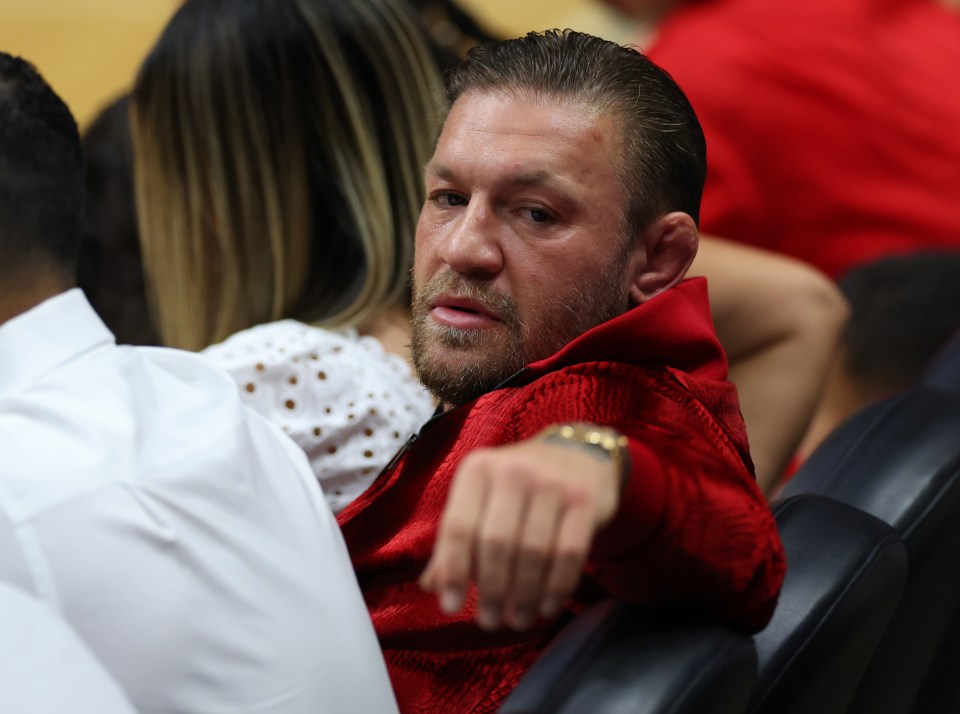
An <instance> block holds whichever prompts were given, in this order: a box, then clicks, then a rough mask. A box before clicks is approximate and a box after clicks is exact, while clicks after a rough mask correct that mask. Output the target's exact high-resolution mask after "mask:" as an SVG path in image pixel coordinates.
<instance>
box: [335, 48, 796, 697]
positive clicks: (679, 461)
mask: <svg viewBox="0 0 960 714" xmlns="http://www.w3.org/2000/svg"><path fill="white" fill-rule="evenodd" d="M447 94H448V99H449V100H450V102H451V106H450V110H449V113H448V115H447V117H446V121H445V122H444V125H443V128H442V131H441V133H440V137H439V139H438V141H437V144H436V148H435V151H434V154H433V157H432V158H431V159H430V161H429V162H428V164H427V167H426V172H425V173H426V200H425V202H424V205H423V209H422V211H421V214H420V221H419V223H418V227H417V240H416V255H415V260H414V269H413V293H414V303H413V338H412V351H413V357H414V363H415V366H416V369H417V372H418V375H419V377H420V379H421V380H422V381H423V383H424V384H425V385H426V386H427V387H428V388H429V389H430V390H431V391H432V392H433V393H434V394H435V395H436V397H437V398H438V399H439V401H440V402H441V408H440V410H439V411H438V414H437V415H436V416H435V417H434V418H433V419H432V420H431V421H430V422H428V423H427V424H426V425H425V426H424V427H423V429H422V430H421V431H420V433H419V435H418V436H417V437H416V438H415V439H413V440H412V441H411V442H408V445H407V447H405V449H404V450H402V451H401V452H400V453H399V454H398V455H397V456H396V458H395V459H394V460H393V462H391V464H390V465H388V466H387V468H386V469H385V470H384V471H383V472H382V473H381V474H380V476H379V478H378V479H377V481H376V482H374V484H373V486H372V487H371V488H370V489H368V490H367V491H366V492H365V493H364V494H362V495H361V496H360V497H359V498H358V499H357V500H356V501H354V502H353V503H352V504H351V505H350V506H348V507H347V508H346V509H345V510H344V511H343V512H341V514H340V516H339V520H340V523H341V525H342V527H343V530H344V535H345V537H346V540H347V545H348V548H349V549H350V551H351V555H352V557H353V561H354V565H355V567H356V569H357V574H358V577H359V579H360V583H361V588H362V589H363V591H364V596H365V597H366V600H367V604H368V606H369V608H370V610H371V613H372V616H373V620H374V625H375V627H376V629H377V633H378V635H379V637H380V642H381V645H382V647H383V649H384V653H385V656H386V659H387V664H388V668H389V670H390V674H391V677H392V680H393V685H394V691H395V692H396V694H397V697H398V701H399V704H400V708H401V710H402V711H406V712H449V711H458V712H489V711H494V710H495V709H496V708H497V707H498V706H499V704H500V702H501V701H502V700H503V698H504V697H505V696H506V694H507V693H508V692H509V691H510V690H511V689H512V688H513V686H514V685H515V684H516V683H517V681H518V679H519V678H520V676H522V674H523V672H524V671H525V669H526V668H527V667H528V666H529V664H530V663H531V662H532V661H533V659H534V658H535V657H536V656H537V653H538V652H540V651H541V650H542V649H543V647H544V646H545V645H546V643H547V642H548V641H549V640H550V639H551V637H552V636H553V635H554V634H555V633H556V632H557V630H558V629H559V628H560V627H562V626H563V624H564V623H565V622H566V621H567V620H569V618H570V617H571V616H572V615H574V614H576V613H578V612H580V611H581V610H582V609H583V608H585V607H586V606H588V605H590V604H591V603H593V602H596V601H597V600H599V599H600V598H601V597H604V596H608V595H612V596H614V597H617V598H620V599H622V600H625V601H627V602H631V603H634V604H636V605H638V606H641V607H644V608H650V609H652V610H672V611H674V612H681V613H685V614H687V615H688V616H689V617H690V618H692V619H697V620H707V621H714V622H722V623H726V624H728V625H730V626H733V627H736V628H739V629H742V630H745V631H755V630H757V629H759V628H761V627H763V626H764V624H765V623H766V622H767V620H768V619H769V617H770V615H771V613H772V610H773V606H774V604H775V601H776V597H777V593H778V591H779V587H780V583H781V581H782V578H783V573H784V560H783V553H782V549H781V546H780V543H779V540H778V538H777V534H776V529H775V525H774V522H773V519H772V516H771V514H770V511H769V509H768V508H767V506H766V502H765V500H764V498H763V496H762V494H761V493H760V491H759V489H758V488H757V486H756V483H755V481H754V478H753V474H752V466H751V463H750V457H749V455H748V451H747V443H746V434H745V431H744V426H743V421H742V419H741V417H740V413H739V408H738V401H737V397H736V393H735V390H734V388H733V386H732V385H731V384H730V383H729V382H727V381H726V363H725V360H724V357H723V352H722V350H721V348H720V345H719V344H718V342H717V339H716V336H715V334H714V332H713V327H712V324H711V321H710V314H709V306H708V304H707V299H706V290H705V285H704V283H703V281H702V279H694V280H688V281H684V274H685V273H686V271H687V268H688V267H689V265H690V262H691V261H692V260H693V257H694V255H695V253H696V249H697V241H698V234H697V215H698V208H699V200H700V192H701V190H702V186H703V177H704V173H705V161H706V159H705V147H704V140H703V135H702V133H701V131H700V127H699V124H698V122H697V119H696V117H695V115H694V113H693V110H692V109H691V108H690V105H689V103H688V102H687V101H686V98H685V97H684V95H683V93H682V92H681V91H680V89H679V88H678V87H677V86H676V85H675V84H674V83H673V81H672V80H671V79H670V78H669V76H668V75H667V74H666V73H664V72H663V71H661V70H660V69H659V68H657V67H656V66H655V65H653V64H652V63H651V62H650V61H649V60H647V59H646V58H645V57H643V56H642V55H640V54H638V53H636V52H633V51H632V50H629V49H627V48H623V47H619V46H617V45H615V44H613V43H610V42H606V41H604V40H601V39H598V38H595V37H590V36H588V35H584V34H581V33H576V32H571V31H563V32H561V31H550V32H546V33H532V34H530V35H528V36H526V37H524V38H520V39H516V40H508V41H505V42H501V43H495V44H492V45H489V46H486V47H483V48H479V49H476V50H473V51H472V52H471V53H470V54H469V55H468V58H467V60H466V61H465V62H464V63H463V64H462V65H461V66H460V67H459V68H458V69H456V70H454V71H453V72H452V73H451V74H449V75H448V77H447ZM418 586H419V587H418Z"/></svg>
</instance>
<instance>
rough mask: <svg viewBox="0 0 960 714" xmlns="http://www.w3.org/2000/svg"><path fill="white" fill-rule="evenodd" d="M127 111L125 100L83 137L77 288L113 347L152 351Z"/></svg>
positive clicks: (106, 112)
mask: <svg viewBox="0 0 960 714" xmlns="http://www.w3.org/2000/svg"><path fill="white" fill-rule="evenodd" d="M129 110H130V101H129V97H128V96H123V97H120V98H119V99H118V100H116V101H114V102H112V103H111V104H110V105H109V106H108V107H107V108H106V109H104V110H103V111H102V112H101V113H100V115H99V116H98V117H97V118H96V119H95V120H94V121H93V123H92V124H90V126H89V128H87V129H86V131H84V134H83V154H84V159H85V160H86V171H85V176H86V192H87V196H86V205H85V207H84V211H83V221H82V222H81V230H80V260H79V263H78V266H77V286H78V287H80V288H82V289H83V292H85V293H86V295H87V298H88V299H89V300H90V304H91V305H93V308H94V309H95V310H96V311H97V313H98V314H99V315H100V317H101V318H102V319H103V321H104V322H105V323H106V324H107V327H109V328H110V331H111V332H113V334H114V335H116V338H117V342H119V343H122V344H130V345H156V344H159V341H160V340H159V336H158V335H157V331H156V329H155V328H154V326H153V320H152V319H151V316H150V309H149V306H148V304H147V289H146V285H145V283H144V277H143V265H142V259H141V256H140V235H139V233H138V231H137V208H136V201H135V199H134V194H133V146H132V143H131V140H130V119H129Z"/></svg>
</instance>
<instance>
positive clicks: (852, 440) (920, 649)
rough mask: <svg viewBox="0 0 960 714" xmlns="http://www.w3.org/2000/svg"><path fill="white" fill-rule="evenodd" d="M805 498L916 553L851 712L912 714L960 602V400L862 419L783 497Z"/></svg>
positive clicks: (897, 407)
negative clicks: (868, 520)
mask: <svg viewBox="0 0 960 714" xmlns="http://www.w3.org/2000/svg"><path fill="white" fill-rule="evenodd" d="M799 493H819V494H824V495H828V496H831V497H833V498H836V499H838V500H840V501H843V502H844V503H848V504H850V505H852V506H855V507H857V508H859V509H861V510H863V511H865V512H867V513H870V514H872V515H874V516H876V517H878V518H880V519H882V520H884V521H886V522H887V523H889V524H890V525H891V526H893V527H894V529H895V530H896V531H897V532H899V533H900V535H901V537H902V538H903V540H904V543H905V544H906V548H907V555H908V557H909V562H910V577H909V581H908V584H907V588H906V590H905V592H904V595H903V598H902V600H901V603H900V605H899V607H898V609H897V612H896V614H895V615H894V618H893V620H892V622H891V624H890V627H889V628H888V630H887V632H886V634H885V635H884V637H883V639H882V640H881V642H880V645H879V646H878V648H877V651H876V653H875V655H874V657H873V659H872V660H871V662H870V665H869V667H868V669H867V671H866V673H865V674H864V677H863V680H862V681H861V684H860V687H859V688H858V690H857V692H856V694H855V696H854V698H853V701H852V702H851V707H850V710H849V711H851V712H863V713H864V714H876V713H877V712H882V713H884V714H898V713H900V712H907V711H909V710H910V708H911V706H912V705H913V703H914V701H915V699H916V697H917V694H918V691H919V689H920V687H921V684H922V682H923V679H924V677H925V675H926V673H927V670H928V668H929V667H930V664H931V661H932V660H933V658H934V654H935V652H936V648H937V646H938V645H939V643H940V641H941V639H942V637H943V634H944V632H945V630H946V628H947V625H948V623H949V621H950V619H951V617H952V616H953V613H954V611H955V609H956V607H957V604H958V600H960V567H957V564H958V562H960V397H958V396H956V395H953V394H949V393H946V392H942V391H938V390H933V389H917V390H911V391H909V392H905V393H902V394H899V395H896V396H894V397H891V398H889V399H886V400H884V401H882V402H879V403H877V404H874V405H871V406H869V407H867V408H865V409H863V410H861V411H860V412H858V413H857V414H855V415H854V416H853V417H851V418H850V419H849V420H847V421H846V422H845V423H844V424H842V425H841V426H840V427H839V428H838V429H837V430H836V431H835V432H834V433H833V434H831V435H830V437H829V438H828V439H827V440H826V441H825V442H824V443H823V444H822V445H821V446H820V448H818V449H817V450H816V451H815V452H814V453H813V455H812V456H811V457H810V459H809V460H808V461H807V463H806V464H805V465H804V466H803V468H801V469H800V471H798V472H797V474H796V475H795V476H794V477H793V479H791V481H790V482H789V483H788V484H787V486H786V488H785V489H784V491H783V495H784V497H788V496H791V495H795V494H799Z"/></svg>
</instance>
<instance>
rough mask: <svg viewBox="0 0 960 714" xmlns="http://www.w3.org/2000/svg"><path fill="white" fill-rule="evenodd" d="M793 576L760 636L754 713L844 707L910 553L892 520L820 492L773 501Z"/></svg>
mask: <svg viewBox="0 0 960 714" xmlns="http://www.w3.org/2000/svg"><path fill="white" fill-rule="evenodd" d="M773 512H774V516H775V517H776V519H777V527H778V529H779V531H780V539H781V540H782V541H783V547H784V550H785V551H786V554H787V575H786V578H785V580H784V583H783V590H781V592H780V600H779V602H778V603H777V609H776V611H775V612H774V615H773V619H772V620H771V621H770V624H769V625H767V627H766V629H764V630H763V632H761V633H759V634H758V635H756V636H755V637H754V642H755V644H756V647H757V655H758V659H759V664H758V671H757V683H756V687H755V689H754V695H753V701H752V702H751V705H750V711H751V712H756V713H757V714H760V713H763V714H767V713H769V714H810V713H811V712H812V713H814V714H833V713H834V712H836V713H838V714H839V713H841V712H845V711H846V710H847V705H848V704H849V703H850V700H851V699H852V698H853V695H854V693H855V692H856V689H857V686H858V684H859V683H860V679H861V677H862V676H863V673H864V671H865V670H866V668H867V665H868V664H869V662H870V658H871V655H872V654H873V651H874V649H875V648H876V645H877V643H878V642H879V641H880V639H881V637H882V636H883V634H884V632H885V631H886V629H887V625H888V623H889V622H890V619H891V617H892V616H893V614H894V612H895V611H896V608H897V604H898V603H899V601H900V596H901V594H902V592H903V589H904V586H905V585H906V583H907V553H906V549H905V548H904V545H903V541H902V540H901V539H900V536H899V535H898V534H897V533H896V532H895V531H894V530H893V529H892V528H891V527H890V526H889V525H887V524H886V523H884V522H883V521H881V520H880V519H878V518H875V517H873V516H871V515H868V514H866V513H864V512H862V511H860V510H857V509H856V508H853V507H852V506H848V505H846V504H843V503H840V502H839V501H835V500H833V499H831V498H826V497H824V496H814V495H809V494H808V495H802V496H794V497H792V498H790V499H788V500H785V501H781V502H779V503H776V504H774V505H773Z"/></svg>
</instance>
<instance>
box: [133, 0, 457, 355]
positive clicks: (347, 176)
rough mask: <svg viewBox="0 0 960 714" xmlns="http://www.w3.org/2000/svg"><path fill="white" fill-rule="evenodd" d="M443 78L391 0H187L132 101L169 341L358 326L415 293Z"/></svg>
mask: <svg viewBox="0 0 960 714" xmlns="http://www.w3.org/2000/svg"><path fill="white" fill-rule="evenodd" d="M438 88H439V79H438V77H437V70H436V69H435V65H434V63H433V61H432V58H431V55H430V50H429V49H428V46H427V44H426V40H425V38H424V35H423V33H422V30H421V28H420V27H419V25H418V24H417V19H416V18H415V17H414V16H413V15H412V14H411V13H410V11H409V10H408V9H407V8H406V7H405V6H403V5H400V4H399V3H397V2H394V1H393V0H350V2H346V1H345V0H188V2H186V3H185V4H184V5H183V6H182V7H181V8H180V10H179V11H178V12H177V13H176V15H175V16H174V18H173V19H172V20H171V22H170V24H169V26H168V27H167V28H166V30H165V31H164V33H163V35H162V36H161V37H160V40H159V41H158V43H157V45H156V47H154V49H153V50H152V52H151V54H150V55H149V56H148V58H147V59H146V61H145V62H144V64H143V67H142V68H141V69H140V72H139V75H138V77H137V81H136V86H135V88H134V92H133V102H132V109H131V111H132V128H133V139H134V153H135V157H136V194H137V210H138V219H139V223H140V234H141V242H142V245H143V253H144V264H145V269H146V274H147V280H148V283H149V286H150V292H151V302H152V306H153V309H154V311H155V315H156V319H157V325H158V328H159V330H160V333H161V337H162V340H163V342H164V344H167V345H170V346H175V347H181V348H185V349H193V350H198V349H202V348H204V347H206V346H208V345H210V344H213V343H215V342H219V341H222V340H224V339H226V338H227V337H229V336H230V335H231V334H233V333H235V332H237V331H239V330H242V329H246V328H248V327H252V326H254V325H257V324H261V323H265V322H271V321H274V320H278V319H283V318H293V319H297V320H301V321H304V322H311V323H316V324H320V325H324V326H331V327H332V326H346V325H360V324H362V323H364V322H365V321H367V320H368V319H370V318H371V317H373V316H375V315H376V314H378V313H380V312H381V311H383V310H385V309H388V308H391V307H393V306H396V305H397V304H400V303H402V301H404V300H407V299H408V294H407V289H408V288H407V280H408V270H409V266H410V263H411V260H412V255H413V236H414V231H415V227H416V222H417V217H418V215H419V211H420V206H421V204H422V201H423V182H422V173H421V172H422V168H423V165H424V163H425V162H426V160H427V159H428V158H429V156H430V153H431V151H432V144H433V138H434V136H435V133H436V130H435V126H436V122H437V120H438V115H439V108H438V96H439V94H438V91H439V89H438Z"/></svg>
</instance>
